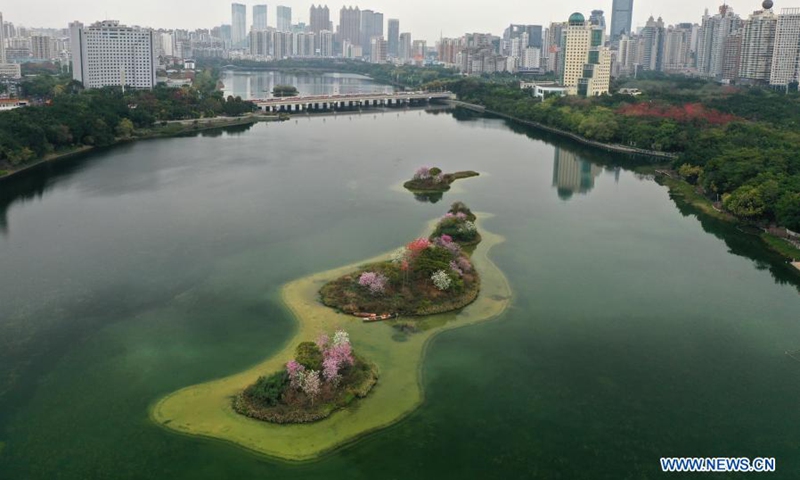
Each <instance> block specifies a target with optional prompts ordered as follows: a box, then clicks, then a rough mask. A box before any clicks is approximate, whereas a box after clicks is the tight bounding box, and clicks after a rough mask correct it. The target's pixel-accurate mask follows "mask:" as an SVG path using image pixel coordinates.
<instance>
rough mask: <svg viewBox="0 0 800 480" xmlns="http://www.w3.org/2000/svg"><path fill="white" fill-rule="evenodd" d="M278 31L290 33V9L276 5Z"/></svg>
mask: <svg viewBox="0 0 800 480" xmlns="http://www.w3.org/2000/svg"><path fill="white" fill-rule="evenodd" d="M278 31H279V32H291V31H292V8H291V7H285V6H283V5H278Z"/></svg>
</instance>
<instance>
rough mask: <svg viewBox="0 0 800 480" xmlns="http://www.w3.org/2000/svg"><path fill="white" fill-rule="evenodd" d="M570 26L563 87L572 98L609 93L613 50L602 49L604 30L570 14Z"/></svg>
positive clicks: (574, 14) (565, 53)
mask: <svg viewBox="0 0 800 480" xmlns="http://www.w3.org/2000/svg"><path fill="white" fill-rule="evenodd" d="M567 23H568V24H567V28H566V30H565V31H564V32H565V39H564V71H563V74H562V77H561V78H562V82H561V83H562V85H564V86H565V87H567V92H568V93H569V94H571V95H576V94H577V95H580V96H584V97H593V96H599V95H604V94H607V93H608V89H609V87H610V85H611V51H610V50H609V49H608V48H606V47H604V46H603V45H604V43H605V34H604V32H603V28H602V27H600V26H598V25H592V24H590V23H589V22H587V21H586V19H585V17H584V16H583V15H581V14H580V13H573V14H572V15H570V17H569V21H568V22H567Z"/></svg>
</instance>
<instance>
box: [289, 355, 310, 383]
mask: <svg viewBox="0 0 800 480" xmlns="http://www.w3.org/2000/svg"><path fill="white" fill-rule="evenodd" d="M286 371H287V372H288V373H289V386H291V387H292V388H294V389H299V388H301V387H302V386H303V380H304V377H305V371H306V367H304V366H302V365H300V363H298V362H297V360H294V359H293V360H291V361H290V362H289V363H287V364H286Z"/></svg>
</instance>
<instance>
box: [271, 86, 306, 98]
mask: <svg viewBox="0 0 800 480" xmlns="http://www.w3.org/2000/svg"><path fill="white" fill-rule="evenodd" d="M299 93H300V92H299V91H298V90H297V87H295V86H294V85H275V86H274V87H272V96H273V97H296V96H297V95H298V94H299Z"/></svg>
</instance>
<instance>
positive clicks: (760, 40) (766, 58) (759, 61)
mask: <svg viewBox="0 0 800 480" xmlns="http://www.w3.org/2000/svg"><path fill="white" fill-rule="evenodd" d="M777 25H778V16H777V15H775V14H774V13H772V10H767V9H764V10H759V11H757V12H755V13H753V14H752V15H750V18H749V19H748V20H747V21H746V22H745V24H744V29H743V32H742V54H741V55H742V58H741V63H740V64H739V78H741V79H742V80H743V81H745V82H748V83H767V82H769V77H770V73H771V72H772V55H773V52H774V49H775V31H776V27H777Z"/></svg>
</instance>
